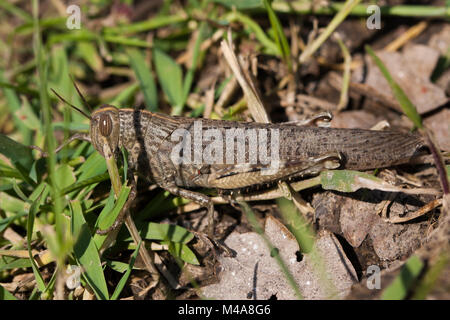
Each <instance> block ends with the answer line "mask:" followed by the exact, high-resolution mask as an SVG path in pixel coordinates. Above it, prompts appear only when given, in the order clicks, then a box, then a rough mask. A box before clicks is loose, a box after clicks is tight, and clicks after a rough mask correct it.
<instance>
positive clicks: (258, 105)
mask: <svg viewBox="0 0 450 320" xmlns="http://www.w3.org/2000/svg"><path fill="white" fill-rule="evenodd" d="M220 46H221V48H222V52H223V55H224V56H225V59H226V60H227V62H228V65H229V66H230V68H231V70H232V71H233V73H234V76H235V77H236V79H237V81H238V82H239V84H240V85H241V88H242V90H243V91H244V95H245V98H246V100H247V104H248V108H249V110H250V112H251V114H252V116H253V118H254V119H255V121H256V122H261V123H269V122H270V119H269V116H268V115H267V113H266V110H265V108H264V103H263V101H262V99H261V97H260V95H259V94H258V91H257V89H256V87H255V85H254V84H253V82H252V81H251V79H248V74H246V73H245V72H244V69H243V68H242V66H241V64H240V62H239V61H238V58H237V57H236V54H235V53H234V50H233V43H232V40H231V33H230V32H229V33H228V42H227V41H225V40H223V41H222V42H221V43H220Z"/></svg>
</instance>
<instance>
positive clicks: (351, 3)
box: [299, 0, 361, 63]
mask: <svg viewBox="0 0 450 320" xmlns="http://www.w3.org/2000/svg"><path fill="white" fill-rule="evenodd" d="M360 2H361V0H347V1H346V2H345V4H344V6H343V7H342V8H340V10H339V12H338V13H337V14H336V15H335V16H334V18H333V19H332V20H331V21H330V23H329V24H328V26H327V27H326V28H325V30H323V31H322V33H321V34H320V35H319V36H318V37H317V38H316V39H315V40H314V41H313V42H311V43H310V44H309V45H308V46H307V47H306V48H305V50H304V51H303V52H302V54H301V55H300V58H299V61H300V63H304V62H306V61H307V60H308V59H309V58H310V57H311V56H312V55H313V54H314V53H315V52H316V51H317V49H319V47H320V46H321V45H322V44H323V43H324V42H325V41H326V40H327V39H328V37H329V36H331V34H332V33H333V32H334V31H335V30H336V28H337V27H338V26H339V25H340V24H341V23H342V21H344V20H345V18H346V17H347V16H348V15H349V14H350V12H351V11H352V10H353V8H355V6H357V5H358V3H360Z"/></svg>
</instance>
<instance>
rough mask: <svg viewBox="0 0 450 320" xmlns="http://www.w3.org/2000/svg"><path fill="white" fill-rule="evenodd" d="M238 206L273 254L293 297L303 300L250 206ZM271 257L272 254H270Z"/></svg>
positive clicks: (243, 204)
mask: <svg viewBox="0 0 450 320" xmlns="http://www.w3.org/2000/svg"><path fill="white" fill-rule="evenodd" d="M239 205H240V206H241V208H242V210H243V211H244V212H245V214H246V216H247V219H248V221H249V222H250V224H251V226H252V228H253V230H254V231H255V232H256V233H258V234H259V235H260V236H261V237H262V238H263V240H264V242H265V243H266V245H267V247H268V248H269V250H270V252H271V253H272V252H273V253H274V255H273V257H274V258H275V260H276V261H277V263H278V265H279V266H280V269H281V270H282V272H283V274H284V275H285V277H286V280H287V282H288V283H289V285H290V286H291V288H292V289H293V290H294V292H295V295H296V296H297V298H298V299H303V297H302V294H301V292H300V289H299V288H298V285H297V283H296V282H295V279H294V276H293V275H292V273H291V272H290V271H289V269H288V267H287V265H286V263H284V261H283V259H281V257H280V255H279V253H278V252H277V250H276V248H275V247H274V245H273V244H272V243H271V242H270V241H269V239H267V237H266V236H265V234H264V230H263V228H262V227H261V226H260V225H259V222H258V220H257V219H256V216H255V214H254V213H253V211H252V209H251V208H250V206H249V205H248V204H247V203H246V202H241V201H240V202H239ZM271 255H272V254H271Z"/></svg>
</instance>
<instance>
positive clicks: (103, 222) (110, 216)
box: [93, 185, 131, 248]
mask: <svg viewBox="0 0 450 320" xmlns="http://www.w3.org/2000/svg"><path fill="white" fill-rule="evenodd" d="M130 191H131V187H128V186H126V185H123V186H122V188H121V189H120V193H119V196H118V197H117V201H116V202H115V203H114V192H110V195H109V198H108V200H107V202H106V205H105V207H104V208H103V210H102V212H100V215H99V216H98V219H97V221H96V223H95V229H96V230H98V229H101V230H104V229H107V228H109V227H110V226H111V225H112V224H113V223H114V221H115V220H116V218H117V216H118V215H119V213H120V211H121V210H122V208H123V206H124V205H125V202H126V201H127V199H128V195H129V194H130ZM106 237H107V235H100V234H97V233H96V234H95V235H94V237H93V238H94V242H95V245H96V246H97V248H101V246H102V245H103V242H104V241H105V239H106Z"/></svg>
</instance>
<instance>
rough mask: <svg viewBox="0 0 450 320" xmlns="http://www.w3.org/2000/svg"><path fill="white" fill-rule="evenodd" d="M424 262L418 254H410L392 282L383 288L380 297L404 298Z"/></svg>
mask: <svg viewBox="0 0 450 320" xmlns="http://www.w3.org/2000/svg"><path fill="white" fill-rule="evenodd" d="M423 266H424V264H423V262H422V260H420V258H419V257H418V256H412V257H410V258H409V259H408V261H407V262H406V263H405V265H404V266H403V267H402V269H401V270H400V274H399V275H398V276H397V277H396V278H395V279H394V281H392V283H391V284H390V285H389V286H388V287H387V288H386V289H384V291H383V293H382V295H381V299H383V300H401V299H404V298H406V295H407V294H408V291H409V290H410V289H411V288H412V286H413V285H414V283H415V281H416V280H417V277H418V276H419V275H420V272H421V271H422V268H423Z"/></svg>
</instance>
